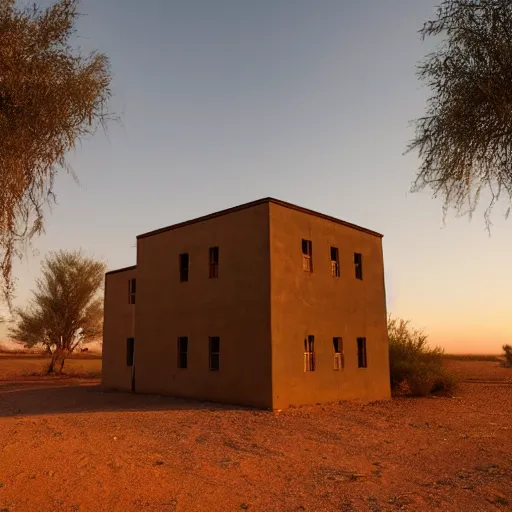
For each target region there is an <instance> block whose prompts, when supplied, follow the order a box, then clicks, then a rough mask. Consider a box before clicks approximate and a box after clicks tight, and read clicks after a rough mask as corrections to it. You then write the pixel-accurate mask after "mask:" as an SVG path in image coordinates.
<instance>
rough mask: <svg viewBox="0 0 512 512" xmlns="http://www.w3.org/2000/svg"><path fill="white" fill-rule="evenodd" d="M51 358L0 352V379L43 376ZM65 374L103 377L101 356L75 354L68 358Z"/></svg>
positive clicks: (69, 375)
mask: <svg viewBox="0 0 512 512" xmlns="http://www.w3.org/2000/svg"><path fill="white" fill-rule="evenodd" d="M49 362H50V359H49V358H48V357H46V356H41V355H37V354H30V353H23V354H13V353H10V352H9V353H2V354H0V380H11V379H16V378H21V377H28V376H32V377H33V376H38V375H39V376H43V375H44V374H45V373H46V372H45V369H46V367H47V366H48V363H49ZM64 376H68V377H87V378H100V377H101V356H98V355H92V354H91V355H81V354H80V355H78V354H77V355H73V356H72V357H70V358H69V359H67V360H66V363H65V365H64Z"/></svg>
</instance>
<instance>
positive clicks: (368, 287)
mask: <svg viewBox="0 0 512 512" xmlns="http://www.w3.org/2000/svg"><path fill="white" fill-rule="evenodd" d="M103 384H104V385H105V386H107V387H110V388H116V389H126V390H132V391H137V392H144V393H160V394H166V395H173V396H179V397H187V398H193V399H199V400H211V401H218V402H226V403H232V404H241V405H249V406H255V407H261V408H271V409H281V408H285V407H288V406H290V405H299V404H312V403H319V402H327V401H335V400H344V399H364V400H377V399H385V398H389V397H390V383H389V358H388V338H387V330H386V298H385V288H384V265H383V255H382V235H380V234H378V233H375V232H374V231H371V230H368V229H365V228H362V227H359V226H355V225H353V224H350V223H348V222H344V221H341V220H338V219H335V218H332V217H329V216H327V215H323V214H320V213H316V212H313V211H310V210H306V209H304V208H301V207H299V206H295V205H292V204H289V203H285V202H283V201H279V200H276V199H272V198H266V199H261V200H258V201H254V202H251V203H248V204H243V205H241V206H238V207H235V208H230V209H227V210H223V211H220V212H217V213H213V214H211V215H207V216H204V217H200V218H198V219H194V220H190V221H188V222H183V223H180V224H175V225H173V226H169V227H165V228H162V229H158V230H156V231H152V232H149V233H145V234H143V235H139V236H138V237H137V265H136V266H134V267H129V268H125V269H120V270H115V271H112V272H108V273H107V274H106V283H105V324H104V340H103Z"/></svg>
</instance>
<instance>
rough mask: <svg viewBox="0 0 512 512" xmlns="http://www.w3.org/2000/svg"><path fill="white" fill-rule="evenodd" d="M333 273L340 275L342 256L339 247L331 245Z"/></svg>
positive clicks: (335, 275)
mask: <svg viewBox="0 0 512 512" xmlns="http://www.w3.org/2000/svg"><path fill="white" fill-rule="evenodd" d="M331 274H332V276H333V277H340V256H339V251H338V248H337V247H331Z"/></svg>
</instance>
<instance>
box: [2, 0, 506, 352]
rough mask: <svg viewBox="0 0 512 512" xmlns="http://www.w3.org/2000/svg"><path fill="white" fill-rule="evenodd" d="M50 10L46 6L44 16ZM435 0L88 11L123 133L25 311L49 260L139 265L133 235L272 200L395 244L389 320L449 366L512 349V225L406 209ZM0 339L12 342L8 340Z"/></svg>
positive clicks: (92, 0) (65, 224)
mask: <svg viewBox="0 0 512 512" xmlns="http://www.w3.org/2000/svg"><path fill="white" fill-rule="evenodd" d="M40 3H43V4H48V3H50V1H49V0H47V1H46V0H45V1H44V2H40ZM436 3H438V2H437V1H436V0H387V1H386V2H382V0H359V1H358V2H352V1H343V0H316V1H310V0H258V1H252V2H249V1H245V2H244V1H240V0H182V1H171V0H148V1H146V2H144V3H143V2H140V1H139V0H108V1H105V0H82V4H81V8H80V10H81V12H83V13H85V14H86V15H85V16H83V17H81V18H80V21H79V25H78V35H79V36H80V37H79V39H78V41H79V44H80V45H81V46H82V47H83V48H84V49H85V50H89V49H92V48H98V49H99V50H101V51H102V52H105V53H107V54H108V56H109V57H110V59H111V64H112V70H113V73H114V75H115V77H114V81H113V93H114V99H113V102H112V107H113V109H114V110H116V111H118V112H122V113H123V117H122V123H121V124H119V125H112V126H111V127H110V130H109V133H108V137H105V136H104V135H103V134H102V133H98V134H97V135H96V136H95V137H94V138H92V139H91V140H88V141H86V142H85V143H84V144H83V145H82V146H81V147H79V148H78V149H77V151H76V154H74V155H72V157H71V163H72V166H73V169H74V171H75V172H76V174H77V175H78V178H79V180H80V185H77V184H76V183H75V182H74V181H73V179H72V178H71V177H70V176H68V175H66V174H64V173H62V174H61V175H60V176H59V178H58V180H57V183H56V190H57V196H58V203H59V204H58V205H56V206H55V207H54V208H53V212H52V214H51V215H49V216H48V219H47V225H46V234H45V235H44V236H43V237H41V238H39V239H37V240H35V244H34V245H35V248H36V249H37V250H38V252H39V254H38V255H37V254H36V255H30V256H27V257H26V258H24V259H23V261H21V262H17V263H16V265H15V273H16V277H17V278H18V286H17V300H16V303H17V305H22V304H23V303H24V301H26V299H27V298H28V297H29V296H30V293H29V290H30V289H31V287H32V286H33V283H34V280H35V278H36V277H37V276H38V274H39V264H40V259H41V257H42V256H44V255H45V254H46V253H47V252H48V251H50V250H53V249H60V248H62V249H76V248H80V247H82V248H83V249H84V250H85V251H86V252H88V253H91V254H93V255H95V256H97V257H101V258H104V259H105V260H107V262H108V267H109V269H114V268H117V267H123V266H127V265H132V264H134V263H135V236H136V235H137V234H140V233H143V232H145V231H149V230H151V229H155V228H158V227H161V226H165V225H169V224H173V223H176V222H180V221H183V220H187V219H189V218H193V217H198V216H200V215H203V214H206V213H210V212H213V211H216V210H220V209H224V208H227V207H230V206H234V205H237V204H240V203H244V202H247V201H251V200H254V199H258V198H260V197H266V196H273V197H277V198H279V199H282V200H285V201H289V202H292V203H296V204H299V205H301V206H304V207H306V208H311V209H313V210H318V211H320V212H323V213H326V214H329V215H332V216H335V217H339V218H342V219H344V220H347V221H349V222H353V223H356V224H360V225H362V226H365V227H368V228H370V229H374V230H376V231H379V232H381V233H383V234H384V240H383V243H384V257H385V265H386V287H387V296H388V310H389V312H390V313H392V314H394V315H398V316H401V317H404V318H408V319H410V320H411V321H412V323H413V324H414V325H415V326H416V327H419V328H424V329H425V330H426V332H428V333H429V334H430V340H431V342H432V343H435V344H439V345H441V346H443V347H444V348H445V349H446V350H447V351H448V352H460V353H498V352H499V351H500V349H501V345H502V344H504V343H506V342H511V340H512V322H511V321H510V318H511V317H512V315H511V311H510V309H511V305H512V286H511V281H512V266H511V265H510V263H509V260H510V254H511V250H512V237H511V228H512V224H511V223H512V220H509V221H506V220H505V219H504V218H503V210H504V208H501V209H500V208H496V212H495V215H494V217H493V222H494V225H493V228H492V233H491V236H490V237H489V235H488V233H487V232H486V231H485V225H484V221H483V215H482V210H481V209H480V210H479V211H478V212H477V213H476V214H475V217H474V218H473V220H472V221H471V222H469V220H468V219H467V218H462V219H460V218H456V217H455V216H454V215H449V216H448V219H447V222H446V225H443V216H442V210H441V206H442V204H441V201H440V200H435V199H432V198H431V197H430V193H429V192H428V191H425V192H423V193H416V194H410V193H409V188H410V184H411V182H412V180H413V179H414V176H415V173H416V171H417V169H418V160H417V157H416V156H415V155H412V154H408V155H405V156H404V155H403V153H404V150H405V147H406V144H407V142H408V140H410V139H411V138H412V136H413V131H412V127H411V126H410V125H409V121H410V120H411V119H414V118H415V117H418V116H420V115H422V113H423V109H424V101H425V98H426V97H427V96H428V90H426V89H424V88H422V87H421V85H420V83H419V82H418V81H417V79H416V77H415V64H416V63H417V62H418V61H419V60H420V59H421V58H422V56H423V55H424V54H425V53H426V51H427V50H428V49H429V47H428V44H426V43H421V41H420V39H419V37H418V33H417V31H418V29H419V28H420V27H421V25H422V23H423V22H424V21H425V20H426V19H428V18H429V17H431V16H432V15H433V13H434V8H435V5H436ZM1 338H2V332H1V331H0V339H1Z"/></svg>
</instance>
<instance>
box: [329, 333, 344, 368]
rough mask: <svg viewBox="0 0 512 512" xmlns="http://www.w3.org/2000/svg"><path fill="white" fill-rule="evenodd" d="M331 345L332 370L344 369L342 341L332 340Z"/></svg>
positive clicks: (339, 339)
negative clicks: (332, 349)
mask: <svg viewBox="0 0 512 512" xmlns="http://www.w3.org/2000/svg"><path fill="white" fill-rule="evenodd" d="M332 344H333V348H334V366H333V368H334V370H341V369H342V368H345V355H344V353H343V339H342V338H333V339H332Z"/></svg>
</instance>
